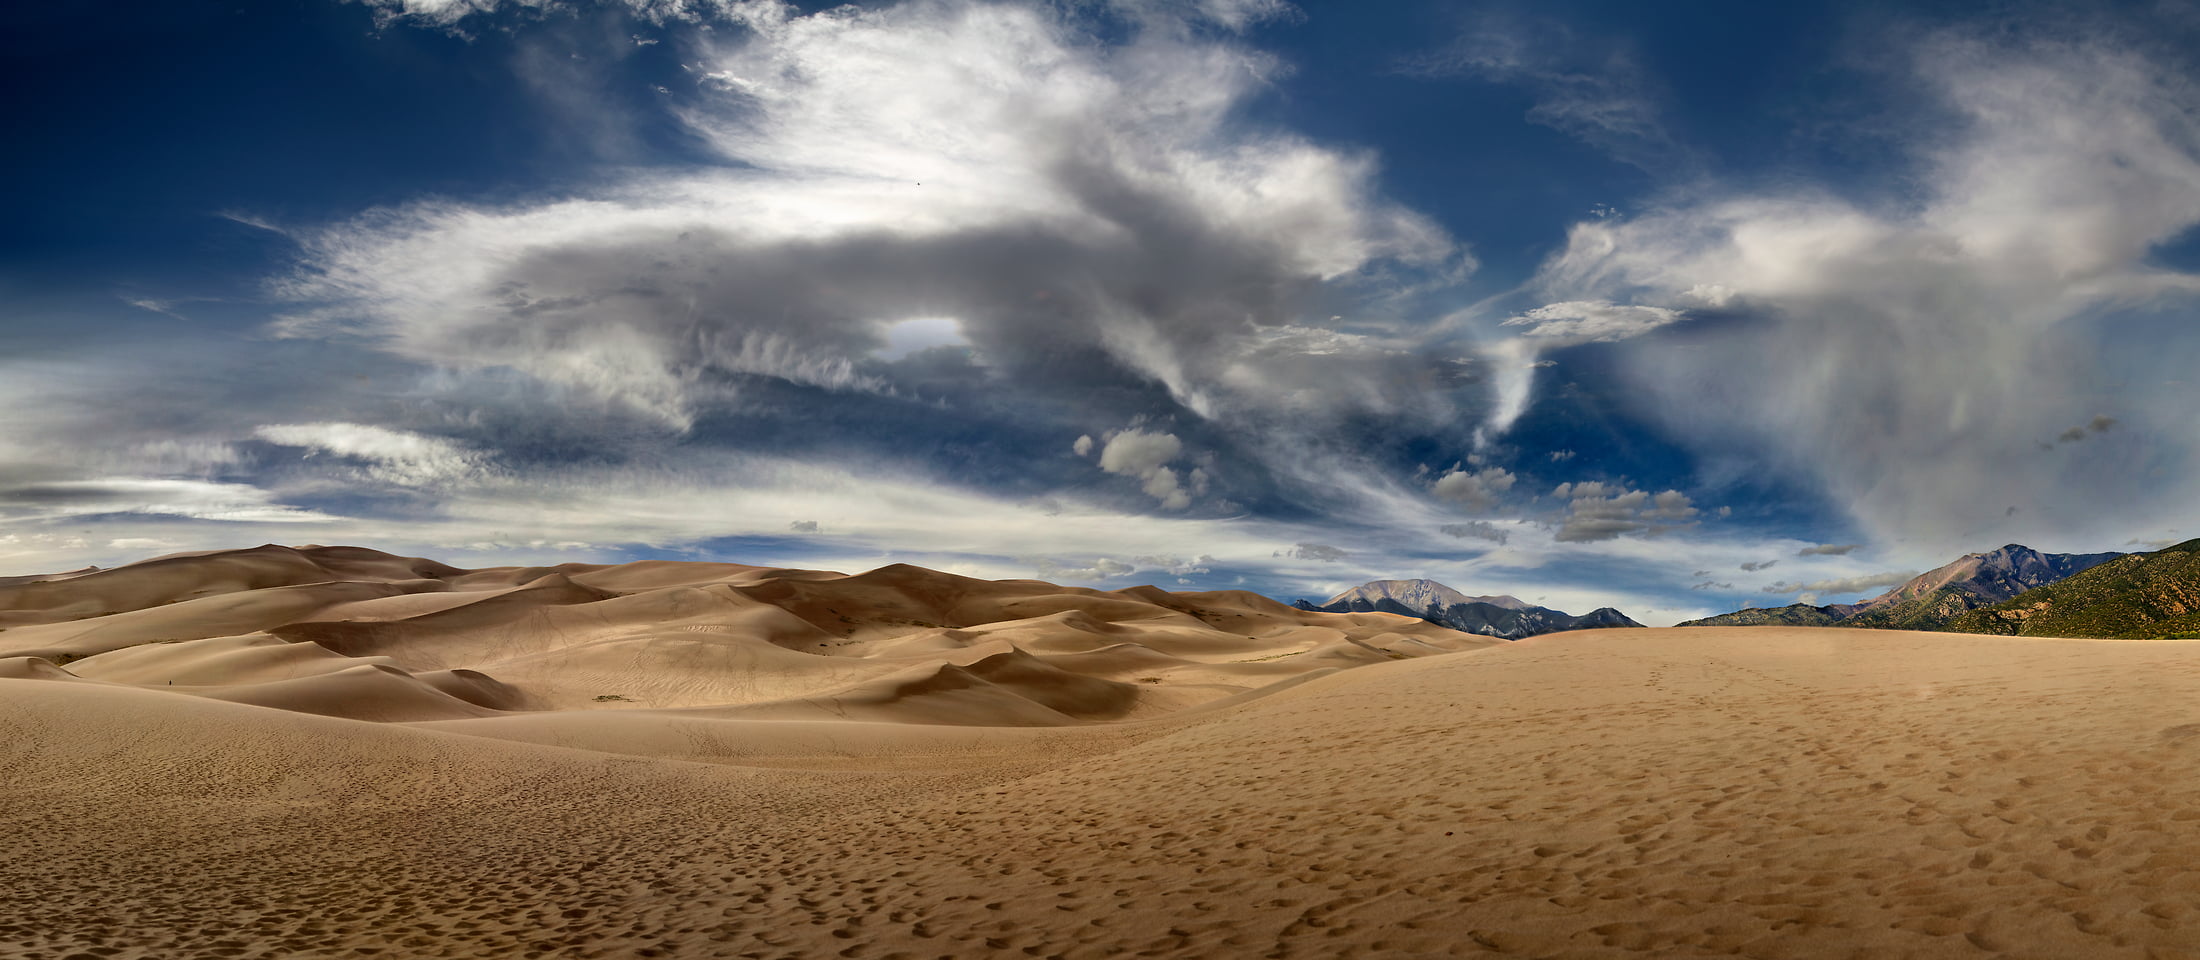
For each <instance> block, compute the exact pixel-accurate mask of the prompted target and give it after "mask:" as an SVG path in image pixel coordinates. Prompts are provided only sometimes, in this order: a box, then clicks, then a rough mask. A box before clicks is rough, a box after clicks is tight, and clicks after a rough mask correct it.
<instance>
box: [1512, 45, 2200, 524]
mask: <svg viewBox="0 0 2200 960" xmlns="http://www.w3.org/2000/svg"><path fill="white" fill-rule="evenodd" d="M1912 54H1913V56H1914V60H1913V61H1912V62H1913V66H1914V73H1913V74H1912V78H1913V79H1914V81H1915V82H1916V83H1917V85H1918V87H1919V88H1920V90H1921V94H1922V96H1921V99H1927V100H1931V101H1937V105H1938V106H1940V107H1942V108H1945V109H1946V111H1947V112H1948V113H1949V115H1950V116H1951V118H1952V119H1951V121H1950V122H1948V123H1945V124H1943V125H1941V126H1939V127H1937V128H1936V129H1935V132H1934V135H1933V136H1932V137H1930V138H1927V139H1924V140H1922V141H1920V143H1919V145H1918V147H1917V149H1916V150H1915V152H1914V154H1913V155H1912V156H1911V157H1910V158H1909V159H1911V160H1913V161H1914V162H1915V163H1916V165H1917V166H1916V171H1915V175H1914V184H1915V187H1916V190H1915V193H1914V194H1913V195H1912V196H1910V197H1909V198H1907V199H1905V200H1904V201H1903V202H1901V203H1889V204H1884V205H1867V204H1866V203H1863V202H1860V201H1856V200H1851V199H1848V198H1845V197H1840V196H1834V195H1832V194H1829V193H1826V192H1820V191H1815V190H1811V189H1808V188H1794V189H1785V190H1776V191H1768V192H1755V193H1734V192H1721V191H1718V190H1715V189H1701V188H1700V189H1696V190H1693V191H1690V192H1689V193H1687V194H1683V195H1679V196H1681V198H1682V199H1679V200H1677V201H1675V202H1672V203H1670V204H1668V205H1666V206H1663V207H1654V208H1651V209H1648V210H1646V211H1639V212H1637V213H1636V214H1635V215H1634V216H1632V217H1631V218H1628V219H1624V220H1595V221H1589V222H1583V223H1580V224H1577V225H1575V226H1574V227H1573V229H1572V232H1571V235H1570V237H1569V240H1568V243H1567V245H1566V248H1565V249H1564V251H1563V252H1562V253H1560V254H1559V255H1557V256H1555V257H1554V258H1552V259H1551V260H1550V261H1549V262H1548V263H1547V264H1545V266H1544V267H1543V269H1542V271H1541V272H1540V274H1539V276H1538V277H1537V280H1536V282H1535V284H1534V288H1535V289H1536V290H1538V291H1540V292H1541V293H1542V294H1543V296H1545V297H1546V298H1547V299H1551V300H1557V301H1566V302H1578V301H1600V300H1601V301H1611V302H1635V303H1643V304H1651V305H1663V306H1667V307H1670V308H1673V309H1685V308H1689V307H1691V306H1693V305H1699V304H1700V305H1707V306H1719V307H1721V308H1722V309H1723V310H1724V311H1726V312H1727V313H1728V314H1729V315H1730V316H1731V317H1734V318H1735V322H1734V323H1732V324H1731V325H1730V326H1729V327H1727V328H1724V329H1722V330H1721V331H1720V335H1719V336H1717V337H1697V338H1689V339H1688V340H1687V342H1678V341H1679V338H1673V340H1671V341H1668V340H1666V339H1665V338H1644V339H1641V340H1636V341H1630V342H1628V343H1627V344H1626V345H1625V350H1626V358H1627V359H1626V362H1625V363H1623V364H1622V366H1621V367H1620V369H1621V373H1622V376H1623V377H1625V378H1626V382H1628V383H1629V384H1630V385H1631V386H1633V387H1634V388H1635V389H1636V390H1637V391H1639V393H1638V396H1639V397H1640V398H1641V401H1642V409H1643V411H1644V412H1645V413H1647V414H1649V415H1651V416H1654V417H1657V418H1659V419H1660V420H1662V422H1663V423H1664V425H1665V426H1666V427H1667V428H1668V429H1670V430H1672V431H1673V433H1674V435H1676V436H1679V437H1681V438H1683V440H1684V441H1685V442H1689V443H1692V444H1694V445H1696V446H1697V447H1698V449H1699V451H1701V452H1716V453H1736V452H1740V453H1744V454H1745V455H1748V456H1751V457H1752V458H1753V459H1755V460H1758V461H1760V462H1764V463H1767V464H1769V465H1771V466H1772V467H1774V468H1775V469H1779V470H1782V471H1783V472H1785V473H1786V474H1787V475H1789V476H1790V477H1793V478H1797V479H1801V480H1803V481H1805V482H1808V483H1811V484H1813V485H1815V486H1818V487H1820V488H1822V489H1823V490H1825V491H1826V493H1827V494H1828V495H1829V496H1830V497H1831V498H1832V499H1833V500H1834V501H1835V502H1836V503H1839V504H1841V505H1843V506H1845V507H1846V508H1848V510H1849V511H1850V512H1851V514H1852V517H1853V519H1854V521H1855V522H1856V524H1857V525H1859V526H1860V527H1862V528H1864V529H1865V530H1866V531H1867V532H1869V533H1870V534H1872V535H1873V539H1875V540H1879V541H1882V542H1893V541H1895V540H1898V539H1907V540H1908V541H1909V543H1911V544H1912V545H1913V547H1914V548H1915V549H1918V550H1919V551H1921V552H1922V553H1925V554H1933V555H1938V554H1944V553H1947V552H1951V551H1961V550H1969V549H1975V548H1976V546H1977V544H1979V543H1985V542H2002V540H2003V539H2005V538H2007V539H2015V538H2018V537H2020V536H2021V537H2025V538H2031V539H2043V538H2048V537H2054V538H2056V539H2064V540H2086V539H2093V540H2102V541H2106V540H2108V539H2110V538H2111V537H2121V536H2128V535H2129V531H2133V530H2138V529H2143V528H2144V525H2145V524H2147V523H2150V522H2152V521H2154V520H2155V518H2158V517H2160V516H2161V515H2163V514H2164V512H2166V511H2170V510H2176V509H2182V508H2183V507H2184V506H2185V505H2188V504H2190V503H2192V502H2193V501H2194V500H2195V499H2200V469H2196V466H2200V465H2196V464H2194V463H2193V462H2192V457H2193V453H2194V449H2195V445H2194V443H2193V442H2192V440H2191V439H2190V438H2192V437H2193V434H2192V432H2191V419H2190V411H2191V410H2192V409H2194V408H2195V406H2200V392H2196V389H2195V384H2196V381H2192V380H2191V379H2190V378H2187V377H2185V376H2184V375H2183V373H2182V372H2180V371H2182V370H2183V369H2185V368H2186V366H2187V364H2185V363H2184V361H2182V360H2179V361H2171V360H2169V359H2167V358H2166V355H2165V351H2164V349H2163V347H2164V345H2165V343H2164V342H2163V341H2164V340H2165V338H2166V339H2168V340H2176V339H2178V337H2179V336H2180V334H2178V333H2175V332H2172V331H2170V330H2169V329H2166V328H2165V329H2162V330H2159V331H2157V332H2154V333H2151V334H2148V335H2144V336H2128V337H2127V336H2121V335H2117V334H2115V333H2112V332H2111V331H2113V330H2114V329H2115V319H2116V317H2117V315H2118V313H2119V311H2129V310H2134V309H2138V308H2160V307H2174V308H2175V309H2177V310H2186V311H2189V310H2190V309H2192V307H2193V305H2194V304H2195V302H2196V298H2195V296H2194V294H2195V292H2196V291H2200V277H2194V276H2192V275H2189V274H2184V273H2178V272H2174V271H2170V270H2167V269H2164V268H2162V267H2160V266H2157V265H2155V264H2154V263H2152V262H2150V260H2149V256H2150V251H2151V250H2152V249H2154V248H2155V247H2156V246H2157V245H2159V244H2162V243H2164V242H2167V241H2170V240H2172V239H2173V238H2176V237H2179V236H2181V235H2183V234H2185V233H2186V231H2188V230H2190V229H2192V228H2193V227H2195V226H2196V225H2200V191H2195V190H2194V189H2193V187H2192V185H2193V184H2194V183H2196V182H2200V113H2195V112H2194V111H2193V110H2192V109H2191V106H2190V105H2191V104H2192V103H2193V102H2194V101H2193V91H2192V88H2191V87H2190V86H2189V85H2188V84H2187V82H2186V81H2185V80H2183V79H2182V77H2183V76H2184V73H2183V72H2182V71H2180V70H2178V69H2175V68H2173V67H2170V66H2165V65H2162V64H2157V63H2152V62H2150V61H2148V60H2147V59H2145V58H2144V57H2143V56H2141V55H2139V54H2138V53H2136V52H2135V51H2134V48H2132V47H2131V46H2129V45H2119V44H2115V43H2110V42H2106V41H2096V40H2091V39H2085V38H2083V37H2081V38H2078V39H2039V38H2036V37H2033V38H2027V37H2024V36H2022V35H2020V34H2013V33H2012V34H2003V35H2000V36H1996V37H1991V38H1981V37H1977V36H1970V35H1962V34H1944V35H1938V36H1933V37H1929V38H1926V39H1923V40H1921V41H1917V42H1916V43H1915V47H1914V49H1913V50H1912ZM2186 342H2187V343H2188V344H2189V339H2188V340H2187V341H2186ZM2172 352H2174V351H2172ZM2136 384H2145V385H2146V386H2145V387H2144V388H2141V389H2132V387H2133V385H2136ZM2111 394H2112V395H2115V396H2118V397H2119V398H2120V399H2122V400H2124V401H2125V402H2129V403H2131V404H2132V409H2128V410H2127V409H2119V410H2118V411H2117V416H2116V418H2115V419H2116V420H2117V421H2118V422H2120V423H2121V424H2122V426H2121V427H2120V428H2119V429H2117V430H2115V431H2113V432H2103V431H2102V430H2095V429H2093V428H2092V427H2091V422H2090V421H2089V422H2087V424H2085V425H2084V426H2083V427H2082V428H2081V429H2080V430H2079V431H2078V432H2077V433H2076V434H2075V435H2073V434H2071V433H2070V432H2069V431H2068V430H2067V429H2066V428H2067V427H2068V425H2069V424H2070V423H2071V422H2072V420H2073V419H2080V418H2083V417H2085V416H2087V415H2089V414H2091V413H2092V412H2093V411H2089V410H2073V409H2071V407H2072V403H2073V399H2074V398H2083V397H2094V396H2101V395H2111ZM2057 437H2072V438H2073V439H2075V438H2091V439H2090V440H2089V442H2088V443H2087V445H2086V446H2087V450H2086V451H2085V453H2084V455H2083V456H2080V455H2077V454H2076V453H2075V452H2074V451H2073V452H2072V453H2070V454H2068V455H2064V456H2060V457H2053V458H2043V457H2042V455H2041V451H2040V450H2039V445H2040V443H2041V442H2043V441H2044V440H2046V439H2048V438H2057ZM2148 438H2158V439H2157V440H2150V439H2148ZM2172 438H2178V439H2172ZM2043 459H2050V460H2052V461H2053V462H2047V463H2043V462H2042V460H2043ZM2011 507H2019V508H2021V509H2020V510H2019V511H2018V512H2016V513H2011V512H2010V510H2009V508H2011Z"/></svg>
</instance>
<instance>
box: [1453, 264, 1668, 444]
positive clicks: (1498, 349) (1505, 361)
mask: <svg viewBox="0 0 2200 960" xmlns="http://www.w3.org/2000/svg"><path fill="white" fill-rule="evenodd" d="M1683 316H1684V315H1683V314H1682V313H1681V312H1680V311H1679V310H1674V309H1670V308H1666V307H1650V306H1637V305H1631V304H1617V303H1613V302H1611V301H1609V300H1570V301H1565V302H1562V303H1551V304H1545V305H1543V306H1540V307H1537V308H1535V309H1533V310H1530V311H1528V312H1526V313H1523V314H1521V315H1519V316H1516V317H1513V318H1511V319H1508V320H1506V321H1504V322H1503V323H1500V324H1499V326H1501V327H1527V328H1528V329H1527V330H1525V331H1523V332H1522V333H1521V335H1520V336H1518V337H1512V338H1508V339H1504V340H1498V341H1494V342H1490V343H1485V344H1483V345H1482V346H1481V353H1482V356H1483V357H1484V358H1485V359H1486V360H1487V362H1488V363H1489V365H1490V368H1491V370H1492V372H1493V373H1494V375H1493V376H1492V377H1491V378H1490V388H1491V392H1492V397H1491V399H1492V404H1491V407H1490V412H1489V416H1488V419H1487V421H1486V422H1485V423H1484V425H1483V428H1482V431H1481V432H1480V433H1478V434H1477V437H1478V439H1480V440H1481V441H1482V442H1483V443H1484V444H1486V443H1487V441H1488V439H1489V438H1490V437H1495V436H1497V435H1500V434H1503V433H1504V432H1505V431H1507V430H1510V429H1512V425H1513V423H1514V422H1515V421H1517V420H1519V419H1520V415H1521V414H1523V413H1526V412H1527V409H1528V403H1529V401H1530V400H1531V398H1532V394H1533V392H1534V390H1535V371H1537V370H1539V369H1542V368H1544V367H1547V366H1550V365H1551V363H1552V361H1549V360H1544V359H1541V357H1542V355H1543V352H1544V351H1546V350H1552V349H1557V348H1560V347H1570V346H1577V345H1580V344H1584V343H1611V342H1616V341H1620V340H1626V339H1629V338H1632V337H1637V336H1640V335H1642V334H1645V333H1648V332H1650V331H1652V330H1655V329H1658V328H1659V327H1663V326H1668V325H1671V324H1673V323H1677V322H1679V321H1680V320H1681V319H1683ZM1568 455H1569V456H1571V453H1570V452H1569V454H1568ZM1552 459H1553V460H1554V461H1555V460H1563V459H1565V458H1564V457H1559V456H1557V455H1555V454H1554V455H1553V456H1552Z"/></svg>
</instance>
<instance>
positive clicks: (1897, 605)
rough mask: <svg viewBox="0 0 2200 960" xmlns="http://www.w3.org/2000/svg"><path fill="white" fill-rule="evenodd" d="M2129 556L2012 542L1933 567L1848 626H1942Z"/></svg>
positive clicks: (1866, 606)
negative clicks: (2055, 549) (2042, 548)
mask: <svg viewBox="0 0 2200 960" xmlns="http://www.w3.org/2000/svg"><path fill="white" fill-rule="evenodd" d="M2120 556H2124V554H2120V553H2041V552H2039V551H2037V550H2034V549H2032V548H2030V547H2026V546H2022V545H2019V544H2014V543H2012V544H2009V545H2008V546H2005V547H2002V548H2001V549H1999V550H1994V551H1990V552H1987V553H1974V554H1969V555H1967V556H1964V557H1961V558H1959V559H1957V560H1956V561H1955V562H1954V563H1950V564H1948V565H1946V566H1943V567H1939V568H1937V569H1934V570H1929V571H1927V572H1926V573H1924V574H1923V575H1921V576H1919V577H1918V578H1916V579H1914V580H1911V581H1910V582H1908V583H1905V584H1903V585H1901V586H1899V587H1896V588H1894V589H1893V590H1890V591H1888V592H1886V593H1884V594H1881V595H1880V596H1877V597H1874V598H1872V599H1870V600H1867V601H1865V602H1864V603H1863V604H1862V608H1861V609H1859V610H1858V611H1857V612H1855V613H1853V614H1850V615H1849V616H1848V617H1847V618H1845V619H1844V620H1843V621H1842V623H1841V625H1842V626H1845V627H1879V628H1883V629H1891V630H1942V629H1947V627H1948V624H1949V623H1950V622H1951V621H1953V620H1955V619H1956V618H1957V617H1960V616H1962V615H1963V614H1965V613H1967V612H1969V611H1971V610H1975V609H1978V608H1979V607H1985V606H1991V605H1993V604H1996V603H2000V602H2002V601H2004V600H2007V599H2009V598H2011V597H2014V596H2016V595H2018V594H2020V593H2023V592H2025V591H2027V590H2031V589H2034V588H2036V587H2043V586H2046V585H2048V584H2050V583H2054V582H2055V581H2058V580H2061V579H2063V578H2065V577H2068V576H2070V575H2072V574H2075V573H2079V572H2081V571H2084V570H2086V569H2089V568H2091V567H2094V566H2097V565H2099V564H2102V563H2105V562H2107V561H2110V560H2114V559H2116V558H2117V557H2120Z"/></svg>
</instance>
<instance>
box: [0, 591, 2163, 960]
mask: <svg viewBox="0 0 2200 960" xmlns="http://www.w3.org/2000/svg"><path fill="white" fill-rule="evenodd" d="M288 549H289V548H261V551H260V552H261V554H263V555H264V556H270V557H275V558H277V559H275V560H270V561H267V562H265V563H262V562H259V561H260V557H258V556H255V557H246V558H243V560H242V561H240V560H239V558H238V557H237V556H235V555H234V554H222V555H207V556H200V557H187V558H177V559H175V560H173V561H167V560H164V561H152V562H150V563H152V564H157V565H159V566H154V567H152V568H151V569H152V570H153V572H154V574H155V575H154V576H138V577H119V578H114V579H111V580H109V581H106V582H104V583H103V582H102V581H101V580H99V577H101V576H104V575H107V574H120V573H125V572H128V571H131V570H132V568H131V567H123V568H117V569H116V570H114V571H102V572H100V573H96V574H81V573H80V574H74V575H72V576H70V577H69V578H68V579H65V580H57V581H53V582H50V583H47V584H40V583H19V584H14V585H9V586H6V587H0V591H5V592H0V615H5V616H7V617H10V618H12V619H10V620H8V621H7V624H8V626H7V629H6V630H5V631H4V632H0V655H5V656H6V657H7V658H6V659H0V744H4V746H0V751H4V767H0V769H4V770H5V771H6V773H5V776H4V777H0V850H4V852H5V856H4V857H0V956H7V957H23V958H52V960H64V958H79V957H103V958H104V957H124V958H129V957H163V958H165V957H472V956H499V957H502V956H521V957H545V958H550V957H583V958H596V957H603V958H612V957H835V956H838V957H850V958H866V957H869V958H886V957H907V958H933V957H968V956H1032V957H1109V956H1134V957H1135V956H1145V957H1220V956H1258V957H1332V956H1400V957H1405V956H1483V955H1488V956H1518V957H1613V956H1627V955H1638V956H1711V955H1727V956H1749V957H1969V956H1996V955H1999V956H2012V957H2093V956H2129V957H2182V956H2200V947H2196V945H2200V873H2196V872H2195V869H2196V868H2200V790H2196V789H2195V787H2196V786H2200V644H2196V643H2192V642H2178V641H2080V640H2048V639H2018V638H2000V637H1977V636H1965V635H1952V634H1925V633H1902V632H1892V631H1872V630H1840V629H1827V628H1816V629H1814V628H1781V627H1737V628H1692V629H1681V630H1640V629H1635V630H1603V631H1583V632H1577V633H1561V634H1552V635H1548V636H1544V637H1539V638H1534V639H1531V640H1526V641H1520V642H1516V643H1503V644H1492V643H1486V642H1481V641H1480V640H1479V638H1472V637H1466V636H1464V635H1459V634H1452V633H1450V632H1449V631H1442V630H1439V629H1437V628H1433V627H1429V626H1427V625H1425V624H1418V623H1415V622H1412V621H1407V620H1404V619H1402V618H1395V617H1387V616H1384V615H1380V614H1361V615H1324V614H1310V613H1302V612H1299V611H1293V610H1289V609H1288V608H1282V607H1280V606H1278V605H1275V604H1272V603H1269V602H1267V601H1263V600H1260V599H1259V598H1254V597H1249V596H1245V595H1228V594H1194V595H1170V594H1165V593H1162V592H1161V591H1157V590H1150V589H1134V590H1132V591H1121V592H1117V593H1103V592H1097V591H1085V590H1076V589H1073V588H1063V587H1055V586H1052V585H1046V584H1036V583H1033V582H1029V581H1015V582H1007V583H988V582H985V581H964V580H962V579H961V578H950V577H946V576H945V575H942V574H936V573H932V572H929V571H918V570H915V569H914V568H888V569H886V570H884V571H874V572H872V573H866V574H857V575H855V576H843V575H839V574H831V573H823V572H817V571H772V570H766V569H762V568H747V567H734V566H730V565H714V567H715V569H709V570H706V569H702V568H701V566H702V565H684V564H663V565H642V564H636V565H628V566H626V567H607V568H579V567H567V568H555V569H529V570H516V569H515V570H502V571H458V570H455V569H451V568H441V567H439V566H421V565H420V564H425V563H426V562H425V561H404V560H402V559H400V558H384V559H377V558H378V557H382V555H376V556H375V557H368V556H365V555H364V554H360V555H356V556H352V555H346V556H348V557H349V559H346V556H333V557H325V558H323V557H316V555H315V553H314V552H313V551H311V550H307V551H292V553H296V554H298V557H291V556H290V555H289V554H285V553H283V552H282V551H285V550H288ZM325 549H335V550H342V549H344V548H325ZM239 553H252V552H251V551H241V552H239ZM298 558H303V559H302V561H300V562H298V563H293V562H292V561H293V560H296V559H298ZM209 564H211V565H212V566H209ZM347 565H348V566H347ZM202 567H203V568H207V569H210V570H214V571H215V572H213V573H207V572H205V571H203V570H202V571H200V572H197V573H193V572H190V571H192V570H194V569H196V568H202ZM337 567H344V569H341V570H338V569H336V568H337ZM309 568H312V569H309ZM179 570H180V571H183V572H178V571H179ZM316 570H317V571H318V572H316ZM140 572H142V571H140ZM331 574H336V575H337V576H334V577H332V578H329V579H322V580H314V579H311V578H313V577H315V576H324V577H328V576H329V575H331ZM217 576H218V577H219V578H221V579H220V582H219V583H211V578H215V577H217ZM210 584H211V585H210ZM430 584H440V585H441V586H440V587H436V586H430ZM64 587H68V588H71V589H62V588H64ZM93 588H96V589H93ZM26 592H27V593H28V596H26ZM261 593H268V595H270V596H273V597H275V598H276V599H273V600H270V601H268V602H267V603H265V604H259V603H257V602H255V601H253V600H252V599H251V598H252V596H253V595H256V594H261ZM461 596H467V597H470V598H471V599H464V600H461V599H458V598H459V597H461ZM223 598H227V599H226V600H224V599H223ZM315 604H320V606H315ZM194 605H199V606H194ZM297 610H305V611H306V613H305V614H304V617H305V618H304V619H299V617H298V616H297V615H296V611H297ZM201 613H203V614H204V615H205V616H204V618H203V620H202V619H201V617H200V614H201ZM843 616H845V617H847V618H848V619H847V620H846V621H845V622H844V621H841V620H839V619H838V618H840V617H843ZM71 617H73V618H74V619H69V618H71ZM200 622H203V623H207V624H213V625H215V626H216V627H218V628H219V629H222V630H242V631H244V632H230V633H221V634H211V633H205V631H204V630H193V629H186V628H187V627H189V626H190V625H191V624H193V623H200ZM652 624H654V625H655V626H652ZM830 624H837V625H838V626H826V625H830ZM688 627H700V628H703V629H698V630H690V629H686V628H688ZM179 632H180V633H182V634H186V635H188V634H193V633H198V634H203V635H200V636H181V637H179V636H174V634H177V633H179ZM156 635H157V636H156ZM698 638H700V639H698ZM163 640H165V641H169V642H155V641H163ZM820 644H822V646H819V645H820ZM691 647H693V649H691ZM72 653H73V654H76V655H77V656H78V657H80V659H79V658H75V657H70V656H68V655H69V654H72ZM1422 654H1429V655H1422ZM795 658H808V659H806V660H804V659H795ZM57 660H67V661H68V662H67V663H64V664H57V663H56V661H57ZM811 661H818V663H816V664H813V663H812V662H811ZM1340 667H1349V668H1350V669H1338V668H1340ZM1148 678H1152V679H1150V680H1149V679H1148ZM170 680H174V681H175V683H174V685H173V686H171V685H170V683H169V681H170ZM593 691H600V692H593ZM606 693H616V694H619V695H620V696H621V697H623V698H625V699H619V700H597V699H594V698H595V697H597V696H602V695H604V694H606Z"/></svg>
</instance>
